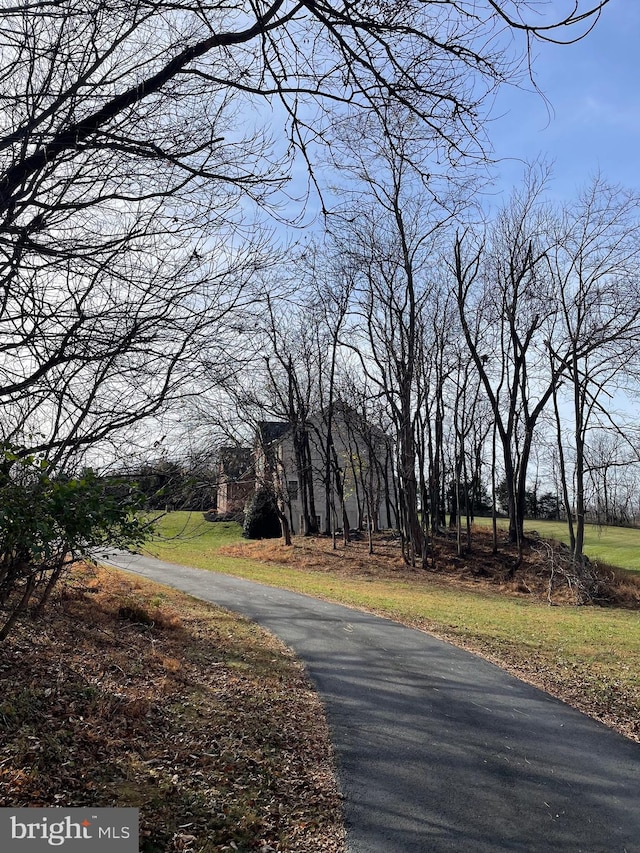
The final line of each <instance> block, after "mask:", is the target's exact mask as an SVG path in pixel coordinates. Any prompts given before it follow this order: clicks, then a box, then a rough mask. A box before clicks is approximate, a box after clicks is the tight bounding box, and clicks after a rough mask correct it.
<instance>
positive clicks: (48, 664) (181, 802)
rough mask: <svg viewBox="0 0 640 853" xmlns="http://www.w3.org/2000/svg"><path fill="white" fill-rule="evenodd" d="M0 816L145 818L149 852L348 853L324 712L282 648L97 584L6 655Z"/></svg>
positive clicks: (179, 602) (1, 658) (88, 577)
mask: <svg viewBox="0 0 640 853" xmlns="http://www.w3.org/2000/svg"><path fill="white" fill-rule="evenodd" d="M0 679H1V681H2V693H1V694H0V805H2V806H4V807H7V806H10V807H19V806H51V805H54V806H84V805H93V806H101V807H104V806H132V807H137V808H139V809H140V818H141V843H140V850H141V851H142V853H160V851H185V853H186V851H193V853H214V851H227V850H229V851H231V850H235V851H258V853H275V851H278V853H280V851H282V852H283V853H284V851H290V853H308V851H310V850H314V851H326V853H339V851H342V850H343V846H344V845H343V832H342V828H341V827H342V823H341V809H340V800H339V796H338V794H337V791H336V786H335V781H334V777H333V764H332V754H331V747H330V744H329V736H328V731H327V728H326V724H325V722H324V716H323V713H322V708H321V706H320V703H319V701H318V699H317V696H316V694H315V692H314V691H313V690H312V688H311V686H310V684H309V683H308V681H307V680H306V677H305V675H304V672H303V670H302V667H301V666H300V664H299V663H298V662H297V661H296V660H295V658H294V657H293V656H292V655H291V653H290V652H289V651H288V650H287V649H286V648H285V647H284V646H283V645H282V644H281V643H280V642H279V641H278V640H276V639H275V638H274V637H272V636H271V635H269V634H267V633H266V632H264V631H262V630H261V629H259V628H257V627H256V626H255V625H253V624H251V623H249V622H247V621H245V620H243V619H241V618H239V617H236V616H235V615H233V614H230V613H228V612H226V611H223V610H221V609H219V608H216V607H213V606H211V605H208V604H205V603H203V602H199V601H196V600H194V599H192V598H189V597H188V596H186V595H182V594H181V593H179V592H176V591H173V590H169V589H167V588H165V587H162V586H159V585H156V584H153V583H151V582H149V581H146V580H144V579H139V578H135V577H132V576H130V575H126V574H123V573H120V572H116V571H115V570H112V569H98V570H88V569H85V570H84V571H83V573H81V574H77V575H75V577H74V578H73V579H71V580H70V581H69V583H68V584H67V585H66V586H65V587H64V588H62V589H61V594H60V596H59V597H58V600H57V601H56V602H55V605H54V606H52V607H51V609H50V610H49V611H48V612H47V613H46V614H45V616H44V617H43V619H41V620H39V621H38V622H32V621H29V620H24V621H22V622H21V623H20V624H19V625H18V627H17V630H16V632H15V633H14V634H13V635H11V636H10V637H9V639H8V640H7V641H6V642H5V643H4V644H3V645H2V646H0Z"/></svg>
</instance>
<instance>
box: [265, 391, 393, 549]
mask: <svg viewBox="0 0 640 853" xmlns="http://www.w3.org/2000/svg"><path fill="white" fill-rule="evenodd" d="M392 451H393V447H392V444H391V441H390V440H389V438H388V436H387V435H386V434H385V433H384V432H383V431H382V430H380V429H378V428H377V427H375V426H373V425H372V424H370V423H368V422H367V421H366V420H365V419H364V418H363V417H362V416H361V415H360V414H359V413H358V412H356V411H355V410H354V409H351V408H350V407H348V406H346V405H344V404H336V405H335V406H334V408H333V410H332V411H331V413H329V412H327V411H326V410H325V411H323V412H322V413H320V414H318V415H315V416H313V417H311V418H309V419H308V420H307V421H305V423H304V424H298V425H292V424H288V423H284V422H273V421H268V422H263V423H261V424H260V429H259V437H258V448H257V453H256V463H255V469H256V479H257V483H258V485H259V484H260V483H263V484H268V485H271V484H273V485H274V486H275V489H276V493H277V495H278V497H279V500H280V504H281V508H282V509H283V510H284V512H285V513H286V515H287V518H288V520H289V525H290V527H291V532H292V533H294V534H296V533H307V532H314V530H315V531H318V532H320V533H325V532H326V533H329V532H331V531H334V530H338V529H342V528H344V527H347V528H349V529H352V528H366V527H368V526H369V525H370V526H371V527H372V529H374V530H379V529H385V528H390V527H397V512H396V499H395V488H394V477H393V465H392V458H393V453H392Z"/></svg>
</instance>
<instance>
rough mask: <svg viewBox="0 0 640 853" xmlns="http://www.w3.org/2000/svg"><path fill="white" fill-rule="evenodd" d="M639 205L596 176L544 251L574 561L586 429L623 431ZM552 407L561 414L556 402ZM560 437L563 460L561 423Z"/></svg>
mask: <svg viewBox="0 0 640 853" xmlns="http://www.w3.org/2000/svg"><path fill="white" fill-rule="evenodd" d="M639 211H640V199H639V198H638V196H637V195H636V194H635V193H633V192H629V191H626V190H622V189H620V188H619V187H614V186H611V185H609V184H607V183H606V182H605V181H604V180H603V179H602V178H601V177H596V178H595V179H594V180H593V181H592V182H591V184H590V185H589V186H588V187H587V188H586V189H585V190H583V191H582V192H581V193H580V194H579V196H578V198H577V200H575V201H574V202H573V203H572V204H571V205H568V206H567V207H566V208H565V209H564V210H563V212H562V216H561V219H560V220H559V222H558V238H557V241H556V250H555V251H554V253H553V254H552V255H550V257H549V263H550V268H551V270H552V273H553V276H554V278H555V279H556V281H557V283H558V288H557V292H558V303H559V306H558V307H559V311H558V320H559V322H558V326H557V328H556V329H555V330H554V335H553V337H551V338H550V339H549V340H548V341H547V346H548V349H549V356H550V359H551V362H552V364H555V365H560V366H561V368H562V370H563V373H564V376H565V382H564V388H566V390H567V391H568V392H569V396H570V400H571V418H570V422H571V424H572V428H571V432H572V455H573V483H574V489H575V494H574V507H573V509H574V510H575V516H576V524H575V529H574V526H573V523H572V507H571V505H569V504H568V500H569V498H568V489H567V486H566V481H567V476H566V474H564V475H563V482H564V483H565V486H564V492H565V503H566V504H567V506H566V510H567V517H568V523H569V532H570V538H571V546H572V552H573V557H574V560H575V561H576V563H578V564H579V563H580V561H581V560H582V556H583V545H584V527H585V517H586V508H587V499H586V494H585V486H586V477H587V471H588V469H589V467H590V466H589V461H588V456H587V454H588V437H589V433H590V431H592V430H594V429H596V428H599V429H611V430H613V431H618V432H619V433H620V434H623V430H622V421H621V420H618V419H617V418H616V415H615V405H614V404H612V400H613V398H614V396H615V392H616V390H617V389H619V388H620V387H621V385H623V384H624V383H625V381H626V380H628V379H629V377H630V368H631V367H632V366H633V365H634V363H635V362H636V360H637V353H638V348H639V346H640V292H639V290H638V284H637V269H638V263H639V261H640V216H639ZM556 415H557V416H558V417H559V416H560V415H559V408H558V406H557V404H556ZM567 420H569V419H568V418H567ZM558 438H559V449H560V454H561V456H560V458H561V460H562V461H563V462H564V460H565V458H566V451H565V450H564V449H563V447H562V442H563V436H562V430H560V429H558ZM631 449H633V448H632V446H631Z"/></svg>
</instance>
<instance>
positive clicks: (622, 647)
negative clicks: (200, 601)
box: [150, 514, 640, 741]
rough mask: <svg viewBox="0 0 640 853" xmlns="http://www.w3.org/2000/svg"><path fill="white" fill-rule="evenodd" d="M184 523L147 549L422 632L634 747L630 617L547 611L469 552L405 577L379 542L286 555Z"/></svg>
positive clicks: (218, 527)
mask: <svg viewBox="0 0 640 853" xmlns="http://www.w3.org/2000/svg"><path fill="white" fill-rule="evenodd" d="M176 515H178V514H176ZM175 521H176V519H174V520H173V522H174V523H175ZM184 523H187V528H186V529H187V530H189V531H190V538H186V539H185V540H180V539H174V540H172V541H169V542H164V541H162V540H158V541H157V542H155V543H153V545H152V547H151V549H150V550H151V551H153V553H154V554H156V555H157V556H160V557H162V558H163V559H167V560H169V561H172V562H176V563H184V564H188V565H192V566H196V567H198V568H203V569H209V570H215V571H223V572H227V573H229V574H234V575H238V576H241V577H245V578H248V579H251V580H256V581H259V582H262V583H266V584H271V585H274V586H280V587H284V588H286V589H291V590H295V591H297V592H302V593H307V594H309V595H313V596H318V597H321V598H326V599H329V600H332V601H337V602H341V603H343V604H347V605H349V606H352V607H357V608H363V609H366V610H370V611H372V612H375V613H378V614H380V615H383V616H388V617H390V618H393V619H396V620H397V621H399V622H403V623H405V624H407V625H412V626H415V627H417V628H420V629H423V630H426V631H428V632H430V633H432V634H434V635H436V636H438V637H441V638H443V639H445V640H447V641H449V642H453V643H455V644H456V645H459V646H462V647H464V648H466V649H468V650H470V651H473V652H475V653H478V654H480V655H482V656H483V657H485V658H488V659H489V660H492V661H493V662H495V663H497V664H498V665H499V666H501V667H503V668H505V669H507V670H509V671H511V672H513V673H514V674H516V675H518V676H519V677H521V678H523V679H524V680H526V681H529V682H531V683H533V684H535V685H537V686H540V687H542V688H543V689H545V690H547V691H548V692H550V693H552V694H553V695H555V696H558V697H559V698H561V699H563V700H564V701H566V702H568V703H569V704H572V705H574V706H575V707H577V708H579V709H581V710H582V711H584V712H586V713H588V714H590V715H591V716H593V717H595V718H596V719H599V720H601V721H602V722H604V723H606V724H607V725H608V726H610V727H612V728H615V729H617V730H618V731H619V732H621V733H623V734H625V735H626V736H628V737H630V738H633V739H635V740H638V741H640V613H639V612H638V610H633V609H620V608H613V607H606V608H605V607H591V606H590V607H573V606H550V605H549V603H548V602H547V601H545V600H544V599H541V598H540V596H539V595H537V594H532V593H531V592H530V591H529V589H528V588H527V586H526V584H522V583H519V584H515V585H506V584H503V585H502V586H500V584H497V583H495V582H492V583H489V582H487V581H486V579H485V578H484V577H483V576H482V574H481V573H478V572H476V571H475V570H474V567H475V564H476V563H477V562H479V559H480V556H479V555H478V554H475V555H474V554H471V555H470V556H469V557H468V558H467V560H466V561H462V564H459V563H455V561H453V563H455V566H454V570H453V571H451V572H450V573H448V572H442V573H440V574H432V573H427V572H415V571H414V572H409V571H407V570H405V569H404V567H403V566H402V561H401V559H400V557H399V554H398V548H397V546H396V545H395V544H394V543H389V542H387V543H385V542H381V541H379V542H378V543H377V544H376V553H375V554H374V555H373V556H369V555H368V554H367V553H366V544H365V543H358V542H354V543H351V544H350V545H349V546H348V547H347V548H344V547H342V546H340V547H339V549H338V550H336V551H334V550H333V549H332V548H331V542H330V541H329V540H323V539H316V540H308V539H307V540H305V539H301V538H298V539H296V540H295V544H294V546H293V547H292V548H286V547H284V546H283V545H281V544H280V542H279V540H271V541H269V542H257V543H248V542H243V541H242V540H241V539H240V531H239V528H238V526H237V525H235V526H234V525H228V526H227V527H226V529H225V527H224V525H223V524H208V523H206V522H204V523H202V524H200V519H199V518H198V517H197V516H194V517H193V518H192V520H191V521H188V519H186V517H183V518H182V519H181V524H184ZM197 531H200V534H201V535H200V536H199V537H198V536H195V534H196V532H197ZM234 536H235V543H234V542H233V538H234Z"/></svg>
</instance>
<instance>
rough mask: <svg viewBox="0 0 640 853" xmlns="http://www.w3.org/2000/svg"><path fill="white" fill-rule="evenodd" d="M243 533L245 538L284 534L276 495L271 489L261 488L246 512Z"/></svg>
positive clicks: (272, 536) (261, 537) (270, 536)
mask: <svg viewBox="0 0 640 853" xmlns="http://www.w3.org/2000/svg"><path fill="white" fill-rule="evenodd" d="M242 535H243V536H244V537H245V539H277V538H279V537H280V536H282V528H281V526H280V517H279V515H278V507H277V504H276V496H275V494H274V493H273V491H272V490H271V489H267V488H261V489H258V491H257V492H256V493H255V495H254V496H253V500H252V501H251V503H250V504H249V507H248V509H247V511H246V513H245V518H244V526H243V529H242Z"/></svg>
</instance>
